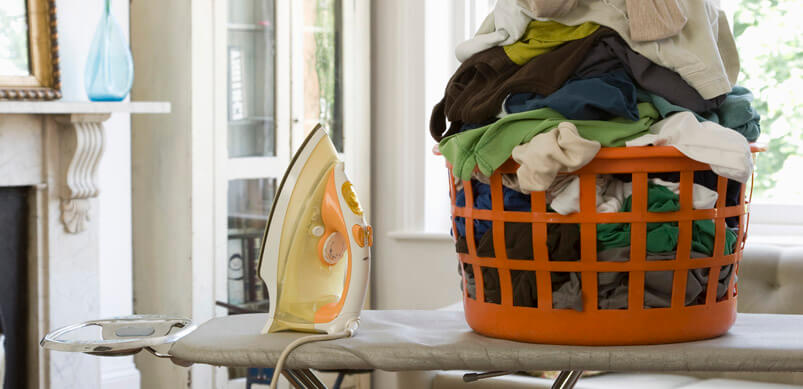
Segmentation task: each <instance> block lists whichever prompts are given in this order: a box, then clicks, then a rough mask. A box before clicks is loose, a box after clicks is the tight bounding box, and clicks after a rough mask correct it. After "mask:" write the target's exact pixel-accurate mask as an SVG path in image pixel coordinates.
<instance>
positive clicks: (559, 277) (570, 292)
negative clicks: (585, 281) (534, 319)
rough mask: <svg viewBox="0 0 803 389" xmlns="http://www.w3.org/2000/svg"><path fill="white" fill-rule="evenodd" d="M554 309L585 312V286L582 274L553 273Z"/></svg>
mask: <svg viewBox="0 0 803 389" xmlns="http://www.w3.org/2000/svg"><path fill="white" fill-rule="evenodd" d="M550 275H551V281H552V308H553V309H573V310H575V311H582V310H583V293H582V290H583V285H582V281H581V278H580V273H577V272H551V273H550Z"/></svg>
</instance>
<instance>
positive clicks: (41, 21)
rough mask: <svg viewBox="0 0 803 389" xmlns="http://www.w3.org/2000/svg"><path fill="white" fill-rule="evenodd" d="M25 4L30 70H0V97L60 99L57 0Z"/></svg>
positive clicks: (28, 1) (13, 98)
mask: <svg viewBox="0 0 803 389" xmlns="http://www.w3.org/2000/svg"><path fill="white" fill-rule="evenodd" d="M2 1H6V0H2ZM26 6H27V8H26V11H27V14H26V18H27V28H28V61H29V63H28V66H29V74H28V75H3V74H0V99H8V100H23V99H27V100H55V99H60V98H61V72H60V70H59V44H58V30H57V29H56V0H26Z"/></svg>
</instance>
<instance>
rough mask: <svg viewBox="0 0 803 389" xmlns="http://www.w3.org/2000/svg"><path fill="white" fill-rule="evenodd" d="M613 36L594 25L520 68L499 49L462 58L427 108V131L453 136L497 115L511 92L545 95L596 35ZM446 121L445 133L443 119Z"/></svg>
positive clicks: (558, 85)
mask: <svg viewBox="0 0 803 389" xmlns="http://www.w3.org/2000/svg"><path fill="white" fill-rule="evenodd" d="M614 34H616V33H615V32H614V31H613V30H611V29H609V28H605V27H600V28H598V29H597V30H596V31H594V33H593V34H591V35H589V36H587V37H585V38H582V39H577V40H573V41H570V42H567V43H566V44H564V45H562V46H559V47H557V48H556V49H554V50H552V51H550V52H548V53H545V54H542V55H539V56H537V57H535V58H533V59H532V60H530V61H529V62H527V63H526V64H524V65H523V66H519V65H517V64H515V63H514V62H513V61H511V60H510V58H509V57H508V56H507V54H506V53H505V51H504V49H503V48H501V47H493V48H490V49H488V50H485V51H481V52H478V53H477V54H475V55H473V56H471V57H470V58H468V59H467V60H466V61H465V62H463V64H461V65H460V67H459V68H458V69H457V71H455V73H454V74H453V75H452V77H451V78H450V79H449V82H448V83H447V84H446V89H445V91H444V97H443V99H442V100H441V101H440V102H439V103H438V104H436V105H435V107H434V108H433V109H432V116H431V118H430V122H429V128H430V134H431V135H432V137H433V139H435V140H436V141H440V140H441V139H442V138H443V137H445V136H448V135H452V134H456V133H458V132H459V131H460V129H461V128H462V126H463V124H465V123H482V122H484V121H486V120H488V119H490V118H493V117H495V116H496V114H497V113H499V109H500V107H501V106H502V102H503V101H504V100H505V98H506V97H507V96H508V95H510V94H513V93H520V92H529V93H537V94H540V95H544V96H546V95H549V94H551V93H553V92H555V91H556V90H558V89H560V88H561V86H563V84H564V83H565V82H566V80H568V79H569V78H571V77H572V74H573V73H574V71H575V69H576V68H577V66H578V65H579V64H580V63H581V62H582V61H583V59H584V58H585V56H586V53H587V52H588V50H590V49H591V48H592V47H593V46H594V44H595V43H596V42H597V40H598V39H599V38H602V37H604V36H610V35H614ZM447 118H448V119H449V121H450V122H451V125H450V126H449V129H448V131H447V129H446V119H447Z"/></svg>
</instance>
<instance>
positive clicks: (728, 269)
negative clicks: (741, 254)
mask: <svg viewBox="0 0 803 389" xmlns="http://www.w3.org/2000/svg"><path fill="white" fill-rule="evenodd" d="M732 270H733V265H724V266H722V267H720V268H719V283H718V284H717V301H718V302H719V301H725V300H727V299H728V287H729V285H730V281H731V277H733V271H732Z"/></svg>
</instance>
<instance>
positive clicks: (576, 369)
mask: <svg viewBox="0 0 803 389" xmlns="http://www.w3.org/2000/svg"><path fill="white" fill-rule="evenodd" d="M266 320H267V315H264V314H248V315H235V316H227V317H221V318H216V319H213V320H210V321H208V322H206V323H204V324H202V325H201V326H200V327H199V328H198V329H197V330H195V331H194V332H192V333H190V334H189V335H187V336H185V337H184V338H182V339H180V340H179V341H177V342H176V343H175V344H174V345H173V346H172V348H171V349H170V355H171V356H172V357H173V358H174V359H177V360H178V361H179V362H184V363H204V364H211V365H219V366H244V367H273V366H274V365H275V363H276V360H277V358H278V357H279V354H280V353H281V351H282V349H283V348H284V347H285V346H286V345H287V344H289V343H290V342H292V341H293V340H295V339H297V338H299V337H302V336H304V335H305V334H298V333H275V334H270V335H260V334H259V331H260V330H261V329H262V326H263V325H264V324H265V322H266ZM697 325H705V323H697ZM285 366H286V368H287V369H288V374H287V375H286V376H287V377H288V378H289V379H291V382H293V383H294V385H297V387H302V388H304V387H312V388H324V387H325V386H322V385H323V384H320V382H316V381H317V379H316V378H315V376H314V374H312V372H311V371H310V370H309V369H326V370H328V369H355V370H356V369H380V370H388V371H409V370H472V371H479V372H487V373H482V374H478V375H475V376H473V379H478V378H484V377H490V376H495V375H501V374H507V373H508V372H515V371H522V370H560V371H562V373H561V375H560V376H559V377H558V379H557V380H556V382H555V386H553V388H572V387H573V386H574V384H575V382H576V381H577V380H578V379H579V376H580V373H581V372H582V371H583V370H602V371H617V372H626V371H674V372H681V371H803V315H763V314H739V315H738V318H737V320H736V324H735V325H734V326H733V328H732V329H731V330H730V331H729V332H728V333H727V334H726V335H723V336H721V337H719V338H715V339H709V340H703V341H697V342H688V343H676V344H665V345H652V346H615V347H583V346H554V345H541V344H528V343H519V342H513V341H507V340H501V339H493V338H488V337H485V336H482V335H479V334H477V333H475V332H473V331H472V330H471V329H470V328H469V327H468V325H467V324H466V322H465V320H464V317H463V313H462V312H455V311H413V310H404V311H401V310H400V311H363V313H362V315H361V323H360V328H359V330H358V331H357V335H356V336H355V337H353V338H347V339H339V340H333V341H326V342H319V343H311V344H307V345H304V346H301V347H300V348H298V349H297V350H295V351H294V352H293V353H292V354H291V355H290V357H289V358H288V360H287V362H286V365H285ZM469 378H472V377H469ZM305 385H308V386H305Z"/></svg>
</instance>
